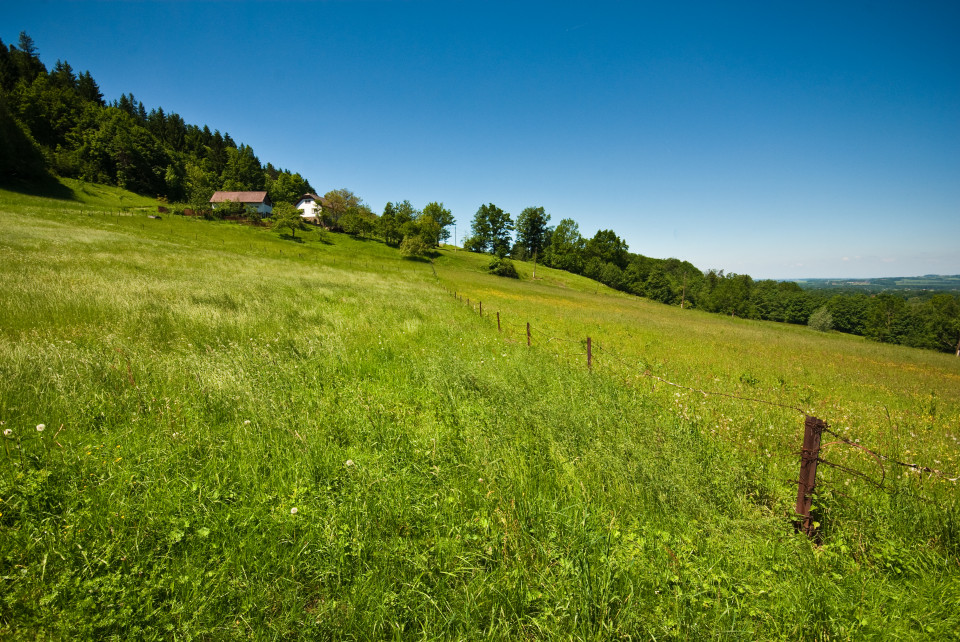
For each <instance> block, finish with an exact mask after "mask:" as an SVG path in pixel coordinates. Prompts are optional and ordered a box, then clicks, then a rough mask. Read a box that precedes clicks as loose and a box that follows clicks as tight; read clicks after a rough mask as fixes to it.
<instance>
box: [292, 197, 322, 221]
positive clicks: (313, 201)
mask: <svg viewBox="0 0 960 642" xmlns="http://www.w3.org/2000/svg"><path fill="white" fill-rule="evenodd" d="M325 205H328V203H327V199H325V198H323V197H322V196H317V195H316V194H304V195H303V196H301V197H300V200H299V201H297V209H298V210H300V217H301V218H302V219H303V220H305V221H309V222H311V223H314V224H319V223H320V214H321V212H323V207H324V206H325Z"/></svg>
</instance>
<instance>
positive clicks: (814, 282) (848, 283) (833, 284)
mask: <svg viewBox="0 0 960 642" xmlns="http://www.w3.org/2000/svg"><path fill="white" fill-rule="evenodd" d="M793 282H794V283H796V284H797V285H799V286H800V287H802V288H803V289H804V290H826V289H831V290H836V289H841V290H854V291H857V292H867V293H870V292H890V291H913V290H927V291H935V292H960V274H952V275H942V274H924V275H923V276H891V277H883V278H876V279H793Z"/></svg>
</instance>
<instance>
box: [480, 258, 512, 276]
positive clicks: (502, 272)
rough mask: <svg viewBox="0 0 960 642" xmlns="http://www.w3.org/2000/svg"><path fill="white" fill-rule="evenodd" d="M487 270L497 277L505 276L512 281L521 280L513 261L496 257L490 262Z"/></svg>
mask: <svg viewBox="0 0 960 642" xmlns="http://www.w3.org/2000/svg"><path fill="white" fill-rule="evenodd" d="M487 269H488V270H490V272H491V273H492V274H496V275H497V276H505V277H508V278H511V279H519V278H520V275H519V274H517V268H516V267H515V266H514V265H513V261H511V260H510V259H507V258H500V257H494V259H493V260H492V261H490V265H488V266H487Z"/></svg>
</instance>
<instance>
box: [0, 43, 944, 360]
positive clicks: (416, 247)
mask: <svg viewBox="0 0 960 642" xmlns="http://www.w3.org/2000/svg"><path fill="white" fill-rule="evenodd" d="M51 176H63V177H69V178H75V179H80V180H82V181H88V182H91V183H103V184H108V185H116V186H118V187H122V188H125V189H128V190H131V191H133V192H137V193H139V194H144V195H149V196H155V197H159V198H161V199H164V200H167V201H169V202H176V203H184V204H189V205H191V206H192V207H194V208H196V209H204V208H206V206H207V204H208V201H209V198H210V196H211V194H212V193H213V192H214V191H215V190H230V191H243V190H266V191H267V193H268V195H269V197H270V199H271V200H272V201H273V202H274V203H284V202H286V203H294V202H295V201H296V200H297V199H298V198H299V197H300V195H302V194H304V193H307V192H313V191H314V189H313V187H312V186H311V185H310V183H309V182H308V181H307V180H306V179H305V178H304V177H302V176H301V175H300V174H299V173H295V172H291V171H288V170H284V169H279V168H277V167H274V166H273V165H272V164H271V163H267V164H266V165H263V164H261V162H260V159H259V158H257V156H256V154H255V153H254V150H253V149H252V148H251V147H250V146H249V145H245V144H242V143H241V144H238V143H236V142H235V141H234V140H233V139H232V138H231V137H230V135H229V134H227V133H221V132H220V131H219V130H217V129H214V130H212V131H211V129H210V127H209V126H207V125H203V126H199V125H193V124H188V123H186V122H184V120H183V118H182V117H181V116H180V115H178V114H177V113H175V112H173V111H170V112H167V111H165V110H164V109H163V108H162V107H151V108H149V110H148V108H147V106H145V105H144V104H143V103H142V102H140V101H138V100H137V99H136V98H135V97H134V95H133V94H132V93H130V94H122V95H121V96H120V97H119V99H115V100H112V101H108V100H107V99H105V97H104V96H103V94H102V93H101V91H100V88H99V87H98V85H97V82H96V81H95V79H94V78H93V77H92V76H91V74H90V72H89V71H82V72H77V71H75V70H74V69H73V68H72V67H71V65H70V64H69V63H68V62H66V61H60V60H58V61H57V63H56V64H55V65H54V66H53V68H52V69H47V68H46V66H45V65H44V64H43V63H42V62H41V61H40V58H39V54H38V51H37V48H36V45H35V44H34V42H33V40H32V39H31V38H30V36H29V35H28V34H26V33H21V34H20V38H19V42H18V43H17V45H12V44H11V45H7V44H5V43H3V42H2V41H0V179H2V180H3V181H4V182H9V181H20V182H23V181H27V182H30V181H34V182H35V181H42V180H44V179H48V178H50V177H51ZM327 196H328V197H330V198H331V199H332V200H334V201H336V202H335V203H334V207H333V208H332V213H333V218H332V219H327V220H326V221H325V223H326V224H327V226H328V227H330V228H332V229H334V230H337V231H343V232H346V233H350V234H354V235H363V236H366V235H373V236H378V237H380V238H381V239H383V240H384V241H385V242H387V243H388V244H393V245H397V246H400V247H401V249H402V250H404V251H406V252H407V253H409V254H411V255H422V254H423V253H424V252H425V251H426V250H427V249H428V248H429V247H430V246H433V245H436V244H437V243H439V242H440V241H441V240H443V239H444V238H447V237H448V236H449V234H448V233H447V232H446V230H445V227H446V226H447V225H449V224H451V223H452V222H453V217H452V214H451V213H450V211H449V210H446V209H444V208H443V206H442V205H443V204H442V203H430V204H429V205H427V206H426V207H425V208H424V209H423V211H419V210H417V209H415V208H414V207H413V206H412V205H411V204H410V203H409V201H398V202H397V203H387V206H386V208H385V209H384V212H383V214H382V215H380V216H377V215H375V214H374V213H373V212H372V211H371V210H370V209H369V207H367V206H366V205H365V204H364V203H363V202H362V200H361V199H360V198H359V197H357V196H356V195H354V194H353V193H352V192H350V191H349V190H334V191H333V192H328V193H327ZM585 214H589V213H585ZM549 219H550V217H549V215H548V214H546V212H545V211H544V210H543V208H542V207H531V208H527V209H526V210H524V211H523V213H521V214H520V216H519V217H518V218H517V220H516V221H514V220H513V218H512V217H511V215H510V214H509V213H507V212H504V211H503V210H501V209H500V208H498V207H497V206H495V205H494V204H492V203H490V204H487V205H483V206H481V207H480V208H479V209H478V211H477V212H476V215H475V217H474V219H473V225H472V235H471V236H470V237H469V238H467V239H465V240H464V247H466V248H467V249H469V250H472V251H477V252H489V253H492V254H494V255H496V256H497V259H496V263H497V266H498V269H500V266H502V263H501V261H500V259H502V258H503V257H505V256H507V255H509V256H511V257H513V258H515V259H519V260H535V261H539V262H540V263H542V264H545V265H547V266H549V267H553V268H558V269H562V270H566V271H568V272H572V273H575V274H582V275H584V276H587V277H590V278H592V279H594V280H596V281H598V282H600V283H603V284H605V285H607V286H609V287H611V288H613V289H616V290H620V291H623V292H628V293H631V294H635V295H638V296H643V297H647V298H650V299H653V300H656V301H660V302H662V303H665V304H669V305H677V306H682V307H684V308H698V309H701V310H705V311H709V312H715V313H720V314H726V315H732V316H736V317H742V318H749V319H763V320H770V321H779V322H785V323H793V324H809V325H810V326H811V327H814V328H816V329H819V330H824V331H827V330H837V331H841V332H846V333H851V334H856V335H862V336H865V337H867V338H869V339H873V340H876V341H881V342H887V343H896V344H903V345H908V346H913V347H919V348H927V349H933V350H939V351H946V352H956V353H957V354H958V356H960V297H958V295H957V293H956V292H955V291H952V292H951V291H939V292H938V291H936V290H933V289H917V290H887V291H872V292H869V293H862V292H851V291H849V290H841V289H829V288H816V289H804V288H802V287H801V286H800V285H798V284H797V283H794V282H789V281H776V280H754V279H752V278H751V277H750V276H749V275H746V274H734V273H726V274H725V273H724V271H723V270H708V271H703V270H701V269H699V268H697V267H695V266H694V265H692V264H691V263H689V262H687V261H682V260H679V259H676V258H669V259H656V258H651V257H647V256H644V255H642V254H637V253H631V252H629V249H628V247H627V244H626V242H625V241H624V240H622V239H621V238H620V237H619V236H618V235H617V234H616V232H614V231H613V230H599V231H598V232H597V233H596V234H595V235H594V236H593V237H590V238H585V237H583V236H581V234H580V229H579V227H578V224H577V223H576V221H574V220H572V219H563V220H562V221H560V223H559V224H558V225H557V226H555V227H551V226H549V225H548V222H549Z"/></svg>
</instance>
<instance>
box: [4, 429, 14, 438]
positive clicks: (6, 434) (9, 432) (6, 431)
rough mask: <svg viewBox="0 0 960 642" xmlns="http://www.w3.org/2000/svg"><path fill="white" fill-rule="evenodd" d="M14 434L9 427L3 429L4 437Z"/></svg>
mask: <svg viewBox="0 0 960 642" xmlns="http://www.w3.org/2000/svg"><path fill="white" fill-rule="evenodd" d="M12 434H13V431H12V430H10V429H9V428H7V429H6V430H4V431H3V436H4V437H9V436H10V435H12Z"/></svg>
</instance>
